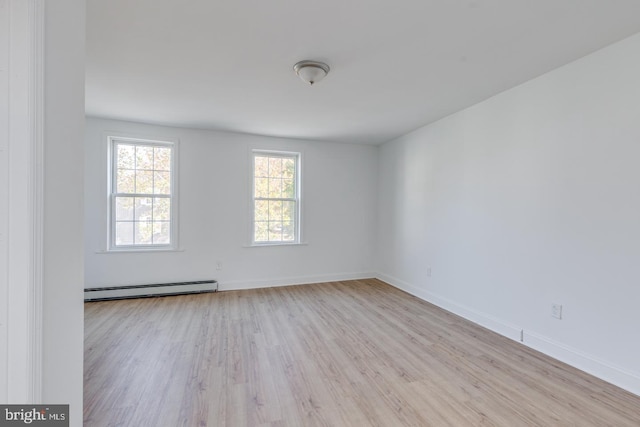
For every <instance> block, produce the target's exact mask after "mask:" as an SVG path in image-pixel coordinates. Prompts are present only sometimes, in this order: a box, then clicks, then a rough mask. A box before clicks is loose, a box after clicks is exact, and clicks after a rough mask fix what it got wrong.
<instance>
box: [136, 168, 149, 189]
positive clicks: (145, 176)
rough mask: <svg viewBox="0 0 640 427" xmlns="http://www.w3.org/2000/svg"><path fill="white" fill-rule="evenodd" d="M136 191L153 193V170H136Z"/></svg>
mask: <svg viewBox="0 0 640 427" xmlns="http://www.w3.org/2000/svg"><path fill="white" fill-rule="evenodd" d="M136 193H138V194H152V193H153V171H141V170H137V171H136Z"/></svg>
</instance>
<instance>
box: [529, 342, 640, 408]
mask: <svg viewBox="0 0 640 427" xmlns="http://www.w3.org/2000/svg"><path fill="white" fill-rule="evenodd" d="M523 344H524V345H526V346H527V347H530V348H532V349H534V350H537V351H539V352H541V353H544V354H546V355H547V356H551V357H553V358H554V359H557V360H559V361H561V362H564V363H566V364H567V365H571V366H573V367H574V368H578V369H580V370H581V371H584V372H587V373H589V374H591V375H593V376H594V377H598V378H600V379H602V380H604V381H607V382H609V383H611V384H614V385H616V386H618V387H620V388H623V389H625V390H627V391H629V392H631V393H633V394H635V395H638V396H640V374H639V373H636V372H631V371H629V370H627V369H624V368H621V367H619V366H616V365H614V364H612V363H609V362H607V361H604V360H601V359H599V358H597V357H595V356H592V355H590V354H586V353H584V352H582V351H580V350H577V349H575V348H572V347H569V346H567V345H564V344H562V343H559V342H557V341H554V340H552V339H550V338H547V337H545V336H542V335H539V334H537V333H535V332H527V331H524V342H523Z"/></svg>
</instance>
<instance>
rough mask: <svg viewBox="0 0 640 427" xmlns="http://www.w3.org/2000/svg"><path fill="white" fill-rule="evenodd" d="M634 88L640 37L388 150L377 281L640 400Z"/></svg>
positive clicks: (638, 115) (639, 103) (639, 121)
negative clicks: (559, 310)
mask: <svg viewBox="0 0 640 427" xmlns="http://www.w3.org/2000/svg"><path fill="white" fill-rule="evenodd" d="M638 76H640V35H636V36H634V37H632V38H629V39H627V40H624V41H622V42H619V43H617V44H614V45H612V46H610V47H608V48H606V49H603V50H601V51H598V52H596V53H594V54H591V55H589V56H587V57H585V58H582V59H581V60H579V61H576V62H574V63H571V64H569V65H567V66H565V67H562V68H560V69H557V70H555V71H553V72H551V73H548V74H546V75H544V76H541V77H539V78H537V79H535V80H532V81H530V82H528V83H526V84H523V85H521V86H519V87H516V88H514V89H512V90H509V91H507V92H504V93H502V94H500V95H498V96H495V97H493V98H491V99H489V100H487V101H485V102H483V103H481V104H478V105H476V106H474V107H471V108H469V109H467V110H464V111H462V112H459V113H457V114H454V115H452V116H449V117H447V118H445V119H443V120H441V121H439V122H436V123H434V124H431V125H428V126H425V127H423V128H421V129H418V130H416V131H414V132H412V133H411V134H409V135H406V136H404V137H402V138H399V139H397V140H394V141H391V142H389V143H387V144H385V145H383V146H382V148H381V151H380V177H379V194H380V201H379V230H380V231H379V238H378V239H379V240H378V246H377V248H378V251H377V257H378V269H379V271H380V277H381V278H383V279H385V280H387V281H389V282H391V283H393V284H395V285H396V286H399V287H401V288H404V289H406V290H408V291H409V292H412V293H414V294H416V295H418V296H421V297H422V298H425V299H427V300H431V301H433V302H435V303H436V304H439V305H441V306H443V307H445V308H447V309H449V310H451V311H454V312H457V313H459V314H461V315H463V316H465V317H467V318H469V319H472V320H474V321H476V322H479V323H481V324H483V325H485V326H488V327H490V328H492V329H494V330H496V331H498V332H500V333H503V334H505V335H507V336H510V337H511V338H513V339H517V340H519V339H520V330H521V329H522V330H524V343H525V344H527V345H530V346H532V347H534V348H538V349H540V350H542V351H544V352H546V353H548V354H550V355H553V356H555V357H557V358H559V359H561V360H564V361H567V362H569V363H571V364H573V365H575V366H577V367H579V368H582V369H584V370H587V371H590V372H591V373H594V374H596V375H598V376H600V377H602V378H604V379H607V380H609V381H611V382H614V383H616V384H618V385H621V386H623V387H625V388H627V389H628V390H631V391H633V392H635V393H636V394H640V339H638V337H639V335H638V325H640V309H639V303H640V285H639V284H640V269H639V268H638V266H640V189H639V183H640V167H639V165H640V84H638V82H639V80H638ZM429 266H430V267H431V269H432V274H431V276H430V277H429V276H428V274H427V268H428V267H429ZM554 302H556V303H560V304H562V305H563V306H564V313H563V314H564V318H563V319H562V320H556V319H554V318H552V317H551V304H552V303H554Z"/></svg>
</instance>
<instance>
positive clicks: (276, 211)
mask: <svg viewBox="0 0 640 427" xmlns="http://www.w3.org/2000/svg"><path fill="white" fill-rule="evenodd" d="M281 220H282V202H277V201H273V200H270V201H269V221H281Z"/></svg>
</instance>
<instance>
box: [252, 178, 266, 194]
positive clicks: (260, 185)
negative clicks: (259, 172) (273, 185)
mask: <svg viewBox="0 0 640 427" xmlns="http://www.w3.org/2000/svg"><path fill="white" fill-rule="evenodd" d="M255 187H256V194H255V197H260V198H263V197H269V178H256V181H255Z"/></svg>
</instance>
